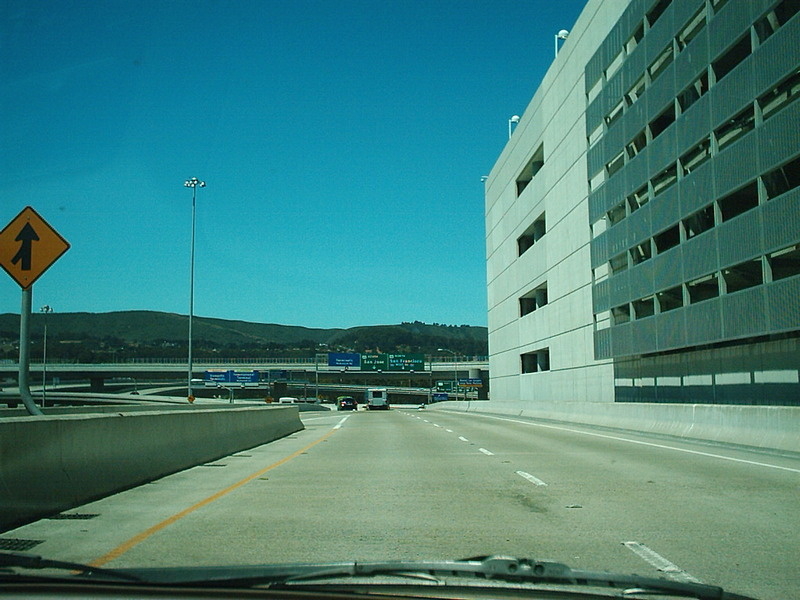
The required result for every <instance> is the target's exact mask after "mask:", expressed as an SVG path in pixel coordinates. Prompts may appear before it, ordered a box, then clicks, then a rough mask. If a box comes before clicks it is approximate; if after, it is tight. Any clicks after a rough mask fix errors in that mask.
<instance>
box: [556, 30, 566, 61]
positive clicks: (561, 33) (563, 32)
mask: <svg viewBox="0 0 800 600" xmlns="http://www.w3.org/2000/svg"><path fill="white" fill-rule="evenodd" d="M568 35H569V31H567V30H566V29H562V30H561V31H559V32H558V33H557V34H556V39H555V44H556V54H555V55H556V56H558V40H566V39H567V36H568Z"/></svg>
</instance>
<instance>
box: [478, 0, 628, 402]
mask: <svg viewBox="0 0 800 600" xmlns="http://www.w3.org/2000/svg"><path fill="white" fill-rule="evenodd" d="M627 4H628V0H602V1H601V0H589V1H588V2H587V4H586V7H585V9H584V10H583V12H582V13H581V15H580V17H579V18H578V21H577V22H576V23H575V26H574V27H573V28H572V30H571V32H570V34H569V37H568V38H567V40H566V41H565V42H564V44H563V46H562V47H561V48H560V50H559V52H558V56H557V57H556V58H555V60H554V61H553V63H552V66H551V67H550V69H549V70H548V71H547V74H546V75H545V76H544V79H543V80H542V82H541V85H540V86H539V87H538V89H537V90H536V92H535V95H534V96H533V98H532V100H531V102H530V104H529V105H528V107H527V109H526V110H525V112H524V113H523V115H522V118H521V119H520V122H519V125H518V126H517V128H516V129H515V131H514V133H513V135H512V137H511V139H510V140H509V141H508V144H507V145H506V147H505V149H504V150H503V152H502V153H501V155H500V157H499V158H498V160H497V163H496V164H495V165H494V167H493V169H492V171H491V173H490V174H489V177H488V179H487V181H486V256H487V259H486V268H487V281H488V289H487V294H488V308H489V313H488V323H489V353H490V356H489V364H490V373H491V386H492V397H493V398H499V399H508V400H511V399H520V400H523V401H526V402H537V403H538V402H541V401H563V402H569V401H571V400H573V399H575V398H580V399H581V400H585V401H592V402H611V401H613V399H614V386H613V367H612V365H611V363H610V361H596V360H595V357H594V341H593V328H594V321H593V313H592V289H591V286H592V269H591V256H590V251H589V250H590V246H589V245H590V242H591V229H590V228H589V217H588V195H589V184H588V177H587V170H586V151H587V141H586V139H587V132H586V124H585V110H586V90H585V81H584V79H585V78H584V69H585V65H586V63H587V61H589V60H590V59H591V57H592V56H593V54H594V52H595V51H596V49H597V47H598V45H599V44H600V43H601V42H602V41H603V39H604V38H605V36H606V34H607V33H608V31H609V30H610V29H611V28H612V27H613V25H614V23H616V21H617V19H618V18H619V15H620V14H622V13H623V11H624V9H625V7H626V6H627ZM539 148H542V149H543V161H544V162H543V165H542V166H541V169H540V170H539V171H538V172H537V173H536V174H535V175H534V176H533V178H532V180H531V181H530V183H529V184H528V185H527V187H525V188H524V190H522V191H521V192H519V191H518V186H517V180H518V178H520V176H521V175H522V174H523V172H524V171H525V169H526V165H527V164H528V163H529V161H530V160H531V159H532V158H535V157H537V156H538V154H537V150H538V149H539ZM542 215H544V220H545V223H546V225H545V227H544V230H545V231H544V235H542V236H541V237H540V238H539V239H537V240H536V241H535V242H534V244H533V245H532V246H531V247H530V248H528V249H527V250H525V251H524V252H523V253H522V254H521V255H520V254H519V248H518V245H517V240H518V239H519V238H520V237H521V236H523V235H524V234H525V232H526V231H528V230H529V228H530V227H531V226H532V224H533V223H534V222H537V221H539V219H540V218H541V217H542ZM545 285H546V288H547V303H546V304H544V305H543V306H540V307H538V308H536V310H535V311H532V312H529V313H527V314H524V315H523V314H522V312H523V311H521V310H520V302H519V301H520V298H522V297H525V296H528V295H529V294H530V293H531V292H532V290H535V289H537V288H540V287H542V286H545ZM540 351H547V353H548V356H549V365H548V368H547V369H546V370H545V369H541V370H538V371H536V372H523V371H526V370H527V369H523V368H522V366H521V361H522V359H521V355H523V354H530V353H534V352H540Z"/></svg>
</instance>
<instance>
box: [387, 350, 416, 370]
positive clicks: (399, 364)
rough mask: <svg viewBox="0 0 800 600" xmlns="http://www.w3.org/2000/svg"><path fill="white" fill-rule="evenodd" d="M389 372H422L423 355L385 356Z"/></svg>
mask: <svg viewBox="0 0 800 600" xmlns="http://www.w3.org/2000/svg"><path fill="white" fill-rule="evenodd" d="M387 357H388V361H387V362H388V366H387V368H388V370H389V371H424V370H425V355H424V354H387Z"/></svg>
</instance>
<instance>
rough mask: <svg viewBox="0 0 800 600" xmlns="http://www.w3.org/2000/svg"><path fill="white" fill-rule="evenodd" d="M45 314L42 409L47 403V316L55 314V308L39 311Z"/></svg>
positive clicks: (47, 306)
mask: <svg viewBox="0 0 800 600" xmlns="http://www.w3.org/2000/svg"><path fill="white" fill-rule="evenodd" d="M39 312H41V313H43V314H44V343H43V348H42V407H44V405H45V403H46V402H47V315H49V314H50V313H51V312H53V307H52V306H50V305H49V304H45V305H44V306H43V307H42V308H40V309H39Z"/></svg>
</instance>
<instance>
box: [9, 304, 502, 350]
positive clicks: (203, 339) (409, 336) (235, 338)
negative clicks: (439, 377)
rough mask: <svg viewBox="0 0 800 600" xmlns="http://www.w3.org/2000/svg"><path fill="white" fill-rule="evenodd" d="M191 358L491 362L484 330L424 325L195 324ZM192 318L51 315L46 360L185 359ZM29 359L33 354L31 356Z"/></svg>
mask: <svg viewBox="0 0 800 600" xmlns="http://www.w3.org/2000/svg"><path fill="white" fill-rule="evenodd" d="M192 327H193V336H192V337H193V351H194V352H195V354H196V355H197V357H198V358H200V357H203V356H224V357H235V356H248V357H258V356H304V357H307V356H311V355H312V354H313V353H314V352H326V351H329V350H330V351H352V352H369V351H380V352H422V353H436V351H437V348H442V347H447V348H449V349H451V350H453V351H455V352H458V353H460V354H467V355H485V354H487V352H488V350H487V329H486V327H473V326H468V325H461V326H452V325H440V324H436V323H434V324H427V323H422V322H419V321H415V322H413V323H401V324H398V325H373V326H361V327H352V328H348V329H336V328H332V329H322V328H309V327H301V326H295V325H277V324H271V323H251V322H248V321H232V320H226V319H215V318H209V317H197V316H195V317H194V320H193V324H192ZM43 330H44V315H42V314H39V313H34V314H33V315H32V318H31V338H32V345H34V347H35V346H36V345H37V344H41V340H42V337H43ZM187 331H188V317H187V316H186V315H178V314H174V313H164V312H155V311H121V312H109V313H52V314H49V315H48V316H47V332H48V348H47V353H48V356H50V357H52V358H62V359H75V360H81V361H87V362H92V361H93V360H100V359H101V358H102V357H104V356H105V357H106V358H107V357H108V355H109V354H113V355H114V357H116V358H123V357H124V358H133V357H161V356H163V357H171V356H180V355H181V353H182V352H183V351H184V349H185V348H186V347H187V345H188V344H187V339H186V338H187ZM18 339H19V315H16V314H9V313H6V314H0V358H15V357H16V350H15V343H16V341H17V340H18ZM32 352H36V351H35V350H34V349H32Z"/></svg>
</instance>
